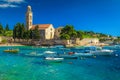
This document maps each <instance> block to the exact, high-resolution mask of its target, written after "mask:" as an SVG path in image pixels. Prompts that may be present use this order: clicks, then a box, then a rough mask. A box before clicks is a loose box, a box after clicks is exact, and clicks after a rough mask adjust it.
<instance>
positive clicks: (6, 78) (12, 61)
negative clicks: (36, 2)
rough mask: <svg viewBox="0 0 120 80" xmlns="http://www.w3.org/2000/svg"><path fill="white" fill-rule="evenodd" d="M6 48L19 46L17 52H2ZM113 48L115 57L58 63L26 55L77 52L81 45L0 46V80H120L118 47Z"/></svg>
mask: <svg viewBox="0 0 120 80" xmlns="http://www.w3.org/2000/svg"><path fill="white" fill-rule="evenodd" d="M9 48H13V49H19V52H18V54H14V53H5V52H4V50H6V49H9ZM107 48H108V49H109V46H108V47H107ZM110 49H112V48H110ZM113 50H114V54H117V56H115V55H111V56H96V57H84V58H77V59H64V60H63V61H62V62H61V63H52V62H47V61H46V60H45V59H44V58H43V57H31V56H25V54H29V53H31V52H37V53H38V54H43V53H44V52H45V51H54V52H57V53H59V54H64V53H68V52H70V51H74V52H79V51H81V48H64V47H58V46H56V47H55V46H53V47H34V46H16V47H15V46H9V47H8V46H5V47H0V80H120V48H117V49H113Z"/></svg>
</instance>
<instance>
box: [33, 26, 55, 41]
mask: <svg viewBox="0 0 120 80" xmlns="http://www.w3.org/2000/svg"><path fill="white" fill-rule="evenodd" d="M36 26H38V30H39V31H40V36H41V39H42V40H45V39H47V40H48V39H53V38H54V32H55V29H54V27H53V25H52V24H38V25H33V26H32V28H31V29H32V30H33V29H35V27H36Z"/></svg>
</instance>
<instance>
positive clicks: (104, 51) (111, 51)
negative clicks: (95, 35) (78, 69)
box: [92, 49, 114, 56]
mask: <svg viewBox="0 0 120 80" xmlns="http://www.w3.org/2000/svg"><path fill="white" fill-rule="evenodd" d="M113 52H114V51H113V50H108V49H101V50H96V51H92V53H93V54H94V55H106V56H107V55H108V56H109V55H112V54H113Z"/></svg>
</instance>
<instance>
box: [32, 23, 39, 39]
mask: <svg viewBox="0 0 120 80" xmlns="http://www.w3.org/2000/svg"><path fill="white" fill-rule="evenodd" d="M33 39H40V31H39V30H38V25H37V26H35V29H34V30H33Z"/></svg>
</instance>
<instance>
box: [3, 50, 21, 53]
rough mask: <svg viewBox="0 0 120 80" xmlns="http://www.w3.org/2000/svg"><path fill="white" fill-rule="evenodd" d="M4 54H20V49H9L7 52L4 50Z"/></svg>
mask: <svg viewBox="0 0 120 80" xmlns="http://www.w3.org/2000/svg"><path fill="white" fill-rule="evenodd" d="M4 52H7V53H18V52H19V49H7V50H4Z"/></svg>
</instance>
